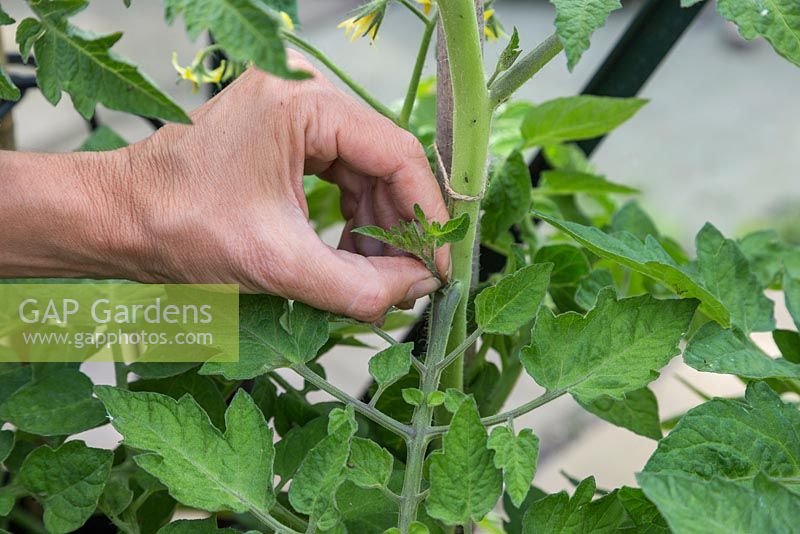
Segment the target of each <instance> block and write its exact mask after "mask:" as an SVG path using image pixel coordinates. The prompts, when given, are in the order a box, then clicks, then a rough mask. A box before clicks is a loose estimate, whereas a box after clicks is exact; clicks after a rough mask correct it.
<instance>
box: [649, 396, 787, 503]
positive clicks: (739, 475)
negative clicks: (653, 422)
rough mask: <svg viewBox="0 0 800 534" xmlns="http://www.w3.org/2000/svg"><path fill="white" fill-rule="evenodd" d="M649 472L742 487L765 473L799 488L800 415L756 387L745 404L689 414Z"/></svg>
mask: <svg viewBox="0 0 800 534" xmlns="http://www.w3.org/2000/svg"><path fill="white" fill-rule="evenodd" d="M644 470H645V471H646V472H648V473H665V474H666V473H686V474H689V475H692V476H695V477H698V478H702V479H706V480H710V479H713V478H715V477H718V478H726V479H729V480H733V481H736V482H737V483H739V484H741V485H743V486H746V485H749V483H750V482H752V480H753V479H754V478H755V477H756V476H757V475H758V474H759V473H764V474H765V475H767V476H769V477H774V478H776V479H780V480H782V481H783V483H784V484H786V485H788V486H793V487H794V488H800V411H798V410H797V408H796V407H794V406H792V405H790V404H785V403H784V402H783V401H781V399H780V397H779V396H778V395H777V394H776V393H775V392H773V391H772V390H771V389H770V388H769V386H767V385H766V384H765V383H763V382H752V383H750V384H749V385H748V386H747V392H746V394H745V399H744V400H743V401H742V400H733V399H713V400H710V401H708V402H706V403H704V404H701V405H700V406H698V407H696V408H693V409H692V410H689V412H687V413H686V415H684V416H683V418H682V419H681V420H680V422H679V423H678V425H677V426H676V427H675V429H674V430H673V431H672V432H670V433H669V435H667V437H665V438H664V439H662V440H661V442H660V443H659V445H658V449H656V451H655V452H654V453H653V455H652V456H651V457H650V459H649V460H648V462H647V465H645V468H644ZM645 493H648V492H647V490H646V489H645ZM648 497H650V498H651V499H652V496H650V495H649V494H648ZM654 501H655V500H654ZM655 502H656V504H658V501H655ZM659 509H660V510H661V511H662V512H664V510H663V509H662V508H661V507H659Z"/></svg>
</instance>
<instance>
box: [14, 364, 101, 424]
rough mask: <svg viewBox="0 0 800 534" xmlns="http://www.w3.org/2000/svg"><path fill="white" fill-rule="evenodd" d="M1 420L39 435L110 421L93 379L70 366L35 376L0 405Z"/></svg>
mask: <svg viewBox="0 0 800 534" xmlns="http://www.w3.org/2000/svg"><path fill="white" fill-rule="evenodd" d="M0 419H2V420H5V421H8V422H10V423H13V424H14V425H15V426H16V427H17V428H19V429H20V430H24V431H26V432H30V433H32V434H38V435H40V436H66V435H70V434H77V433H78V432H83V431H84V430H88V429H90V428H94V427H96V426H100V425H102V424H105V423H106V422H107V419H106V414H105V410H104V409H103V405H102V404H101V403H100V401H98V400H97V399H95V398H93V397H92V381H91V380H90V379H89V377H88V376H86V375H85V374H83V373H81V372H80V371H77V370H76V369H73V368H69V367H61V368H58V369H55V370H53V371H50V372H48V373H45V374H44V375H43V376H40V377H36V378H34V380H32V381H31V382H28V383H27V384H25V385H24V386H22V387H21V388H19V389H18V390H17V391H16V392H15V393H13V394H12V395H11V396H10V397H8V399H6V401H5V402H4V403H3V404H2V405H0Z"/></svg>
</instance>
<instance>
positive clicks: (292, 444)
mask: <svg viewBox="0 0 800 534" xmlns="http://www.w3.org/2000/svg"><path fill="white" fill-rule="evenodd" d="M327 428H328V422H327V418H326V417H316V418H314V419H312V420H311V421H309V422H308V423H306V424H305V425H303V426H295V427H293V428H292V429H291V430H289V431H288V432H287V433H286V435H285V436H284V437H283V439H282V440H280V441H279V442H278V443H277V444H276V445H275V474H276V475H278V476H279V477H280V478H281V482H285V481H287V480H289V479H290V478H292V477H293V476H294V474H295V473H296V472H297V468H299V467H300V464H301V463H302V462H303V458H305V457H306V455H307V454H308V451H310V450H311V449H312V448H313V447H314V446H315V445H316V444H317V443H319V442H320V441H321V440H322V439H323V438H324V437H325V436H326V435H327Z"/></svg>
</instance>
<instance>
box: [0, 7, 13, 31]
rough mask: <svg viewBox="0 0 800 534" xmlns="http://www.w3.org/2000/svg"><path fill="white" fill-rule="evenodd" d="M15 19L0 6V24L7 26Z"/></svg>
mask: <svg viewBox="0 0 800 534" xmlns="http://www.w3.org/2000/svg"><path fill="white" fill-rule="evenodd" d="M15 22H16V20H14V19H13V18H12V17H11V15H9V14H8V13H6V12H5V11H3V8H2V6H0V26H7V25H9V24H14V23H15Z"/></svg>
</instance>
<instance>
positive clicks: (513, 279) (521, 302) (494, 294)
mask: <svg viewBox="0 0 800 534" xmlns="http://www.w3.org/2000/svg"><path fill="white" fill-rule="evenodd" d="M552 269H553V264H552V263H541V264H534V265H529V266H527V267H523V268H522V269H519V270H518V271H516V272H514V273H512V274H509V275H506V276H504V277H503V278H501V279H500V281H499V282H497V284H495V285H493V286H491V287H488V288H486V289H484V290H483V291H481V292H480V294H479V295H478V296H477V297H476V298H475V319H476V321H477V322H478V325H479V326H480V327H481V328H482V329H483V331H484V332H487V333H492V334H505V335H511V334H514V333H515V332H516V331H517V330H518V329H519V328H520V327H521V326H522V325H524V324H525V323H527V322H529V321H530V320H532V319H533V318H534V317H535V316H536V310H537V309H538V308H539V304H541V302H542V299H543V298H544V295H545V293H546V292H547V285H548V283H549V281H550V272H551V270H552Z"/></svg>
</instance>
